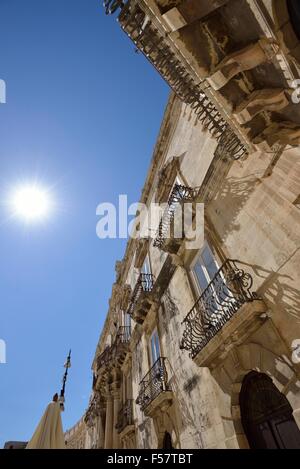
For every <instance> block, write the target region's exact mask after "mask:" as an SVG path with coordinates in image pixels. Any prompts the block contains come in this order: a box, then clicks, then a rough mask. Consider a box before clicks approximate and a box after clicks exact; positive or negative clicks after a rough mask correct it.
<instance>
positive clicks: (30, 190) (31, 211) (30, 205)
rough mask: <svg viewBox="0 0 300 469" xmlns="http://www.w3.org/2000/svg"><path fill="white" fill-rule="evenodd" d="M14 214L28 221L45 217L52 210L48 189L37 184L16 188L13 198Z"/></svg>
mask: <svg viewBox="0 0 300 469" xmlns="http://www.w3.org/2000/svg"><path fill="white" fill-rule="evenodd" d="M11 206H12V210H13V214H14V215H16V216H18V217H20V218H22V219H24V220H25V221H28V222H33V221H37V220H41V219H44V218H45V217H47V216H48V215H49V212H50V210H51V198H50V195H49V193H48V191H47V190H46V189H44V188H43V187H39V186H37V185H35V184H33V185H24V186H21V187H18V188H16V189H15V190H14V192H13V195H12V198H11Z"/></svg>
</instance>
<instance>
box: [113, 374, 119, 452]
mask: <svg viewBox="0 0 300 469" xmlns="http://www.w3.org/2000/svg"><path fill="white" fill-rule="evenodd" d="M112 395H113V399H114V423H113V448H114V449H118V448H119V445H120V441H119V433H118V430H117V429H116V425H117V423H118V413H119V409H120V384H119V382H114V383H113V385H112Z"/></svg>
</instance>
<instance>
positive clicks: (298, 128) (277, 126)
mask: <svg viewBox="0 0 300 469" xmlns="http://www.w3.org/2000/svg"><path fill="white" fill-rule="evenodd" d="M264 141H265V142H266V143H267V145H268V146H269V147H270V148H272V147H273V146H274V145H275V144H278V143H279V144H281V145H292V146H298V145H300V125H299V124H296V123H295V122H290V121H284V122H273V123H272V124H271V125H269V126H268V127H266V128H265V129H264V130H263V132H261V133H260V134H259V135H257V136H256V137H255V138H254V139H253V143H254V144H255V145H260V144H263V143H264Z"/></svg>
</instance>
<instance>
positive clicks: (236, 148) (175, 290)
mask: <svg viewBox="0 0 300 469" xmlns="http://www.w3.org/2000/svg"><path fill="white" fill-rule="evenodd" d="M104 8H105V12H106V13H107V14H113V15H115V16H116V17H117V19H118V23H119V25H120V26H121V28H122V29H123V30H124V32H125V33H126V34H127V35H128V36H129V37H130V38H131V39H132V41H133V42H134V44H135V47H136V48H137V49H138V50H140V51H141V52H142V53H143V54H144V55H145V56H146V58H147V59H148V60H149V61H150V62H151V63H152V64H153V66H154V67H155V68H156V69H157V71H158V73H160V74H161V76H162V77H163V78H164V79H165V80H166V81H167V83H168V84H169V85H170V88H171V89H172V93H171V96H170V99H169V102H168V105H167V108H166V111H165V115H164V118H163V122H162V125H161V129H160V133H159V136H158V140H157V143H156V146H155V149H154V154H153V158H152V162H151V165H150V168H149V171H148V175H147V179H146V181H145V184H144V188H143V192H142V197H141V202H142V203H144V204H146V205H147V206H150V204H151V203H153V202H155V203H160V204H163V203H164V204H165V210H164V212H163V213H162V215H161V217H160V219H159V220H158V222H157V226H156V228H155V230H154V231H153V232H152V230H151V233H149V237H144V238H137V239H134V238H130V240H129V241H128V244H127V248H126V252H125V255H124V258H123V260H122V261H120V262H117V265H116V280H115V283H114V284H113V287H112V293H111V299H110V302H109V310H108V314H107V317H106V321H105V324H104V327H103V330H102V332H101V335H100V338H99V342H98V345H97V349H96V353H95V358H94V361H93V364H92V369H93V375H94V379H93V389H92V394H91V398H90V402H89V407H88V409H87V412H86V414H85V415H84V416H83V417H82V419H81V420H80V422H78V424H77V425H76V426H75V427H74V428H72V429H71V430H69V431H68V432H66V435H65V436H66V441H67V444H68V447H70V448H166V449H171V448H249V447H250V448H300V430H299V428H300V289H299V286H300V148H299V146H300V106H299V102H300V80H299V78H300V73H299V72H300V3H299V1H298V0H201V1H199V0H105V2H104ZM110 20H111V19H110ZM186 203H188V204H189V206H190V207H191V214H192V215H191V228H192V225H193V222H194V218H195V215H196V213H197V211H196V204H199V203H202V204H205V205H204V206H205V210H204V232H205V239H204V243H203V244H202V246H201V247H200V249H199V248H195V247H193V248H190V246H189V245H188V241H189V229H188V227H186V225H185V231H184V234H183V236H182V237H176V236H175V235H174V233H175V228H176V226H175V225H176V223H175V222H176V220H178V217H177V216H176V215H177V214H178V213H180V209H181V207H182V206H183V204H186Z"/></svg>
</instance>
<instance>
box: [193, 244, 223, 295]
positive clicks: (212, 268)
mask: <svg viewBox="0 0 300 469" xmlns="http://www.w3.org/2000/svg"><path fill="white" fill-rule="evenodd" d="M218 270H219V265H218V263H217V261H216V260H215V258H214V256H213V253H212V251H211V249H210V247H209V245H208V244H207V243H205V245H204V246H203V248H202V249H201V250H200V252H199V253H198V255H197V256H196V258H195V260H194V263H193V265H192V272H193V276H194V279H195V281H196V284H197V290H198V291H199V293H200V294H201V293H202V292H203V291H204V290H205V289H206V288H207V286H208V285H209V283H210V282H211V281H212V280H213V278H214V276H215V275H216V274H217V272H218Z"/></svg>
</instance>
